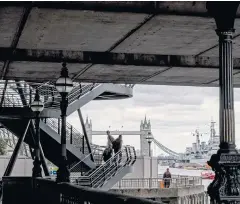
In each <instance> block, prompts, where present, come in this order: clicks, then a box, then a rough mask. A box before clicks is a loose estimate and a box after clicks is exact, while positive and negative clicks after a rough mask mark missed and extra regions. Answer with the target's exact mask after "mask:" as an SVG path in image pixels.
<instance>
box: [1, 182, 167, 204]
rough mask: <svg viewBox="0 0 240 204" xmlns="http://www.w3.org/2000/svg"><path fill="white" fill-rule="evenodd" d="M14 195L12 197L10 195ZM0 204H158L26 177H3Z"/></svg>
mask: <svg viewBox="0 0 240 204" xmlns="http://www.w3.org/2000/svg"><path fill="white" fill-rule="evenodd" d="M13 195H14V196H13ZM3 203H5V204H12V203H24V204H33V203H51V204H60V203H61V204H100V203H105V204H130V203H131V204H157V203H158V204H161V203H162V202H156V201H152V200H147V199H143V198H138V197H133V196H127V195H120V194H117V193H112V192H105V191H101V190H98V189H91V188H84V187H80V186H75V185H71V184H69V183H56V182H54V181H52V180H48V179H42V178H28V177H4V178H3Z"/></svg>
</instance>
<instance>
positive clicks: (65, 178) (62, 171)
mask: <svg viewBox="0 0 240 204" xmlns="http://www.w3.org/2000/svg"><path fill="white" fill-rule="evenodd" d="M56 182H57V183H60V182H68V183H69V182H70V171H69V170H68V165H67V158H66V157H64V158H63V159H62V162H61V164H60V165H59V168H58V170H57V179H56Z"/></svg>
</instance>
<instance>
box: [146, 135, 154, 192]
mask: <svg viewBox="0 0 240 204" xmlns="http://www.w3.org/2000/svg"><path fill="white" fill-rule="evenodd" d="M146 139H147V142H148V144H149V157H150V179H149V188H151V187H152V155H151V143H152V141H153V136H152V133H151V132H148V135H147V137H146Z"/></svg>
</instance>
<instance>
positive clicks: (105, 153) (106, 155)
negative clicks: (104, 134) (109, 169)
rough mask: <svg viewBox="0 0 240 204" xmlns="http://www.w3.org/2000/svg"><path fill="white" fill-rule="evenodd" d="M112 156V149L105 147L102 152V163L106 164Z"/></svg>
mask: <svg viewBox="0 0 240 204" xmlns="http://www.w3.org/2000/svg"><path fill="white" fill-rule="evenodd" d="M112 154H113V149H112V148H111V147H107V148H106V149H105V150H104V151H103V161H104V162H106V161H107V160H109V159H110V158H111V157H112Z"/></svg>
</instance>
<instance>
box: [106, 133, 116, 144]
mask: <svg viewBox="0 0 240 204" xmlns="http://www.w3.org/2000/svg"><path fill="white" fill-rule="evenodd" d="M107 136H108V138H107V140H108V143H107V146H108V147H110V146H112V143H113V141H114V140H115V139H114V137H113V136H112V135H111V134H110V131H109V130H108V131H107Z"/></svg>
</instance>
